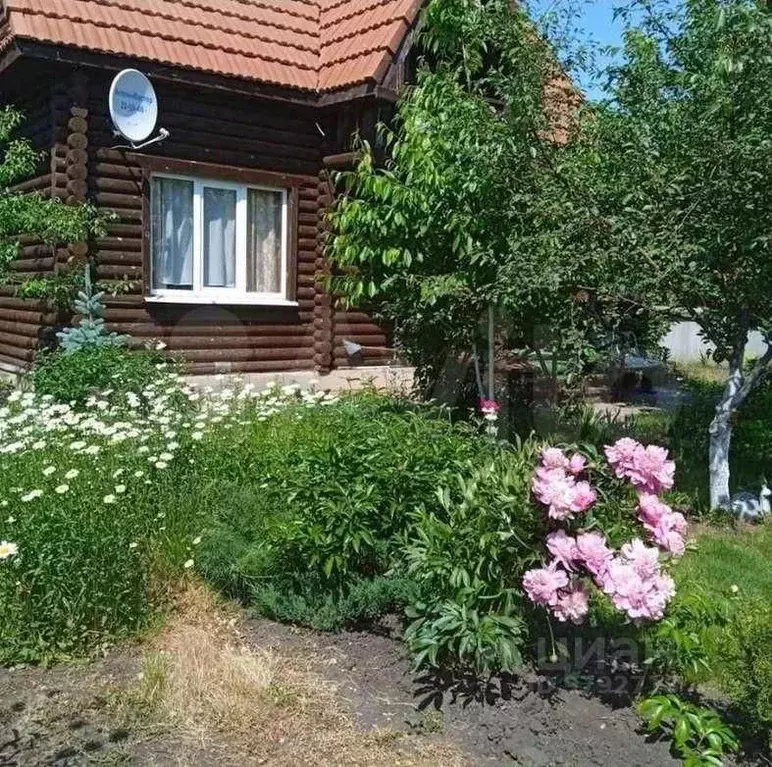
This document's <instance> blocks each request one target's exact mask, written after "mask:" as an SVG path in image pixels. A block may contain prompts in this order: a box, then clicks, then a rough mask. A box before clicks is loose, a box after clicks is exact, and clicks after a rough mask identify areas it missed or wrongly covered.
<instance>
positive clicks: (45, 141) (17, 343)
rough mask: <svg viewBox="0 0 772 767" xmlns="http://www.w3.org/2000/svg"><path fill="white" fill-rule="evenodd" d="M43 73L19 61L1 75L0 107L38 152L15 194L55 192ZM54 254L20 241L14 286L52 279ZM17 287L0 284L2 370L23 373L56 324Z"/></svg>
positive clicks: (47, 87) (12, 267) (49, 100)
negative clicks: (18, 114)
mask: <svg viewBox="0 0 772 767" xmlns="http://www.w3.org/2000/svg"><path fill="white" fill-rule="evenodd" d="M47 74H48V70H47V69H46V68H42V67H38V66H35V65H32V64H30V63H28V62H25V61H17V62H16V63H15V64H13V65H12V66H11V67H10V69H9V70H8V71H7V72H6V73H5V74H4V76H3V78H2V81H1V84H0V105H2V106H6V105H12V106H14V107H16V108H18V109H20V110H21V111H22V112H23V113H24V116H25V120H24V123H23V124H22V126H21V127H20V129H19V135H20V136H21V137H24V138H27V139H29V140H30V141H31V142H32V144H33V146H34V147H35V148H36V149H38V150H40V152H41V163H40V167H39V169H38V171H37V173H36V175H35V176H34V177H33V178H31V179H28V180H26V181H24V182H22V183H20V184H17V185H16V186H15V187H14V188H13V189H14V191H19V192H27V193H38V194H42V195H44V196H46V197H48V196H50V195H51V194H53V193H54V184H55V167H54V162H53V159H52V152H51V146H52V143H53V133H54V119H53V110H52V90H53V87H52V85H51V83H52V80H51V79H50V78H49V77H47V76H46V75H47ZM55 261H56V250H55V249H54V248H51V247H50V246H49V245H46V244H45V243H43V242H41V241H40V240H39V239H36V238H34V237H21V238H20V240H19V257H18V258H17V259H16V260H15V261H12V262H11V264H10V270H11V272H12V278H13V280H14V281H16V280H23V279H27V278H34V277H36V276H43V275H46V274H51V273H52V272H53V270H54V264H55ZM16 292H17V286H16V285H15V284H3V285H0V370H2V371H6V372H17V371H19V370H25V369H27V368H28V367H29V366H30V364H31V363H32V361H33V359H34V356H35V352H36V350H37V348H38V346H39V344H40V341H41V339H42V338H43V336H44V335H45V334H46V333H47V332H50V331H48V329H49V328H51V327H52V326H53V324H54V323H55V321H56V317H55V315H54V314H52V313H50V312H49V311H48V310H47V309H46V307H45V306H44V305H43V304H42V303H41V302H40V301H31V300H22V299H21V298H18V297H17V295H16Z"/></svg>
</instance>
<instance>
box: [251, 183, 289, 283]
mask: <svg viewBox="0 0 772 767" xmlns="http://www.w3.org/2000/svg"><path fill="white" fill-rule="evenodd" d="M283 204H284V193H283V192H275V191H271V190H269V189H250V190H249V193H248V195H247V290H248V291H250V292H255V293H279V292H281V289H282V285H281V260H282V259H281V256H282V253H281V250H282V238H283V232H282V208H283Z"/></svg>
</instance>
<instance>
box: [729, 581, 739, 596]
mask: <svg viewBox="0 0 772 767" xmlns="http://www.w3.org/2000/svg"><path fill="white" fill-rule="evenodd" d="M729 590H730V591H731V592H732V593H733V594H737V593H738V592H739V591H740V587H739V586H738V585H737V584H736V583H734V584H732V588H731V589H729Z"/></svg>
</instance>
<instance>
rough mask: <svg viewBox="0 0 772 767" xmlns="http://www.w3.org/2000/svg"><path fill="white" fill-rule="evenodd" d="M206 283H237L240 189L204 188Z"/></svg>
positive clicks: (213, 285)
mask: <svg viewBox="0 0 772 767" xmlns="http://www.w3.org/2000/svg"><path fill="white" fill-rule="evenodd" d="M204 285H205V286H206V287H208V288H233V287H235V286H236V192H235V191H234V190H233V189H215V188H212V187H204Z"/></svg>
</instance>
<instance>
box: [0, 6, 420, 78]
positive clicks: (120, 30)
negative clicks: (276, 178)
mask: <svg viewBox="0 0 772 767" xmlns="http://www.w3.org/2000/svg"><path fill="white" fill-rule="evenodd" d="M0 5H2V2H0ZM420 5H421V0H5V6H6V9H7V19H6V22H5V24H4V25H3V26H0V48H2V47H4V46H6V45H8V44H9V43H10V41H12V40H14V39H19V40H35V41H38V42H44V43H53V44H56V45H64V46H70V47H75V48H82V49H86V50H89V51H96V52H99V53H109V54H117V55H121V56H130V57H133V58H138V59H146V60H148V61H156V62H162V63H164V64H172V65H175V66H180V67H185V68H189V69H197V70H201V71H204V72H213V73H217V74H222V75H228V76H233V77H240V78H245V79H249V80H256V81H259V82H263V83H270V84H275V85H282V86H288V87H292V88H300V89H303V90H307V91H332V90H336V89H340V88H345V87H349V86H352V85H358V84H360V83H366V82H377V81H379V80H380V78H381V77H382V76H383V74H384V72H385V71H386V69H387V67H388V65H389V63H390V61H391V60H392V58H393V56H394V54H395V53H396V52H397V49H398V48H399V45H400V44H401V42H402V41H403V40H404V38H405V35H406V33H407V31H408V29H409V28H410V25H411V24H412V23H413V21H414V20H415V17H416V14H417V13H418V9H419V8H420ZM3 32H5V33H6V35H5V36H4V35H3Z"/></svg>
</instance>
